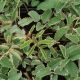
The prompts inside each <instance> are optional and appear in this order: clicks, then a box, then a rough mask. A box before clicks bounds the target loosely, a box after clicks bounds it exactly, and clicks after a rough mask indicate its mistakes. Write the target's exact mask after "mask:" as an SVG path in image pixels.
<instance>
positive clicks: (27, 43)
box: [20, 40, 32, 49]
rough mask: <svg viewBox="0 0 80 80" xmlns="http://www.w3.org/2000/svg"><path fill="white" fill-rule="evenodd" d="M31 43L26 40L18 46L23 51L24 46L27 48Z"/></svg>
mask: <svg viewBox="0 0 80 80" xmlns="http://www.w3.org/2000/svg"><path fill="white" fill-rule="evenodd" d="M31 42H32V40H27V41H24V42H22V44H21V45H20V48H21V49H23V48H25V47H26V46H29V45H30V43H31Z"/></svg>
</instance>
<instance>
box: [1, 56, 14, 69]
mask: <svg viewBox="0 0 80 80" xmlns="http://www.w3.org/2000/svg"><path fill="white" fill-rule="evenodd" d="M0 64H1V65H2V67H6V68H12V67H13V66H12V63H11V61H10V60H9V58H8V57H3V58H2V60H0Z"/></svg>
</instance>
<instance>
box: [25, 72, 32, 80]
mask: <svg viewBox="0 0 80 80" xmlns="http://www.w3.org/2000/svg"><path fill="white" fill-rule="evenodd" d="M24 75H25V76H26V77H27V78H28V80H32V79H31V78H30V76H29V74H28V72H27V71H26V73H24Z"/></svg>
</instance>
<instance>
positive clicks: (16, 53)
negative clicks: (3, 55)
mask: <svg viewBox="0 0 80 80" xmlns="http://www.w3.org/2000/svg"><path fill="white" fill-rule="evenodd" d="M11 53H12V54H13V55H14V56H15V57H17V58H18V59H19V60H20V61H21V60H22V59H21V55H22V53H21V52H20V51H18V50H16V49H13V50H12V52H11Z"/></svg>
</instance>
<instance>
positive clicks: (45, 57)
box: [39, 47, 47, 60]
mask: <svg viewBox="0 0 80 80" xmlns="http://www.w3.org/2000/svg"><path fill="white" fill-rule="evenodd" d="M39 49H40V52H41V54H42V57H43V58H44V59H45V60H47V54H46V52H45V50H44V49H43V48H41V47H39Z"/></svg>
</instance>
